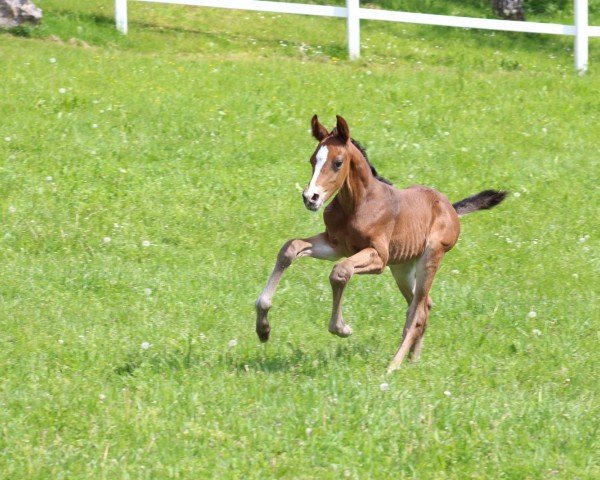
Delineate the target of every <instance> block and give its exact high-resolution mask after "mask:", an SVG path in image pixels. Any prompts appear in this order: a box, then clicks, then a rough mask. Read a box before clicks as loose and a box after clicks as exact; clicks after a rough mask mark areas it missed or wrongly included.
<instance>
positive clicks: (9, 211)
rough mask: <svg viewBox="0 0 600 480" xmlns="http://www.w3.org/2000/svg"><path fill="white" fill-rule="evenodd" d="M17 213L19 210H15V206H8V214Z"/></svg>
mask: <svg viewBox="0 0 600 480" xmlns="http://www.w3.org/2000/svg"><path fill="white" fill-rule="evenodd" d="M16 211H17V209H16V208H15V206H14V205H9V206H8V213H15V212H16Z"/></svg>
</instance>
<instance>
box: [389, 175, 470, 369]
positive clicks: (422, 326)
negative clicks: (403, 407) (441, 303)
mask: <svg viewBox="0 0 600 480" xmlns="http://www.w3.org/2000/svg"><path fill="white" fill-rule="evenodd" d="M399 194H400V195H401V196H402V197H404V199H405V200H404V202H403V204H404V206H405V208H403V209H402V210H401V212H402V213H401V215H400V218H399V219H398V221H397V223H396V228H397V229H399V230H400V231H399V232H397V233H396V234H395V235H394V237H393V238H394V239H396V241H397V242H398V243H397V244H395V242H391V244H390V253H391V255H390V261H389V267H390V270H391V272H392V275H393V276H394V279H395V280H396V284H397V285H398V288H399V289H400V292H401V293H402V295H403V296H404V298H405V299H406V303H407V304H408V309H407V311H406V323H405V325H404V330H403V333H402V343H401V345H400V347H399V348H398V351H397V352H396V355H395V356H394V358H393V359H392V361H391V363H390V365H389V367H388V372H391V371H393V370H395V369H396V368H398V367H399V366H400V364H401V363H402V361H403V360H404V358H405V357H406V355H407V354H409V355H410V356H411V360H413V361H417V360H418V359H419V356H420V355H421V349H422V348H423V335H424V334H425V330H426V328H427V322H428V320H429V312H430V310H431V307H432V304H433V302H432V300H431V297H430V296H429V291H430V289H431V286H432V284H433V280H434V278H435V274H436V272H437V270H438V268H439V265H440V263H441V262H442V259H443V258H444V254H445V253H446V252H448V251H449V250H450V249H452V247H454V245H455V244H456V242H457V240H458V236H459V233H460V221H459V218H458V214H457V213H456V210H455V209H454V207H453V206H452V205H451V204H450V202H449V201H448V200H447V199H446V197H445V196H444V195H442V194H440V193H439V192H436V191H435V190H433V189H429V188H425V187H420V186H415V187H410V188H407V189H404V190H401V191H400V192H399ZM411 203H414V204H421V205H420V208H419V207H418V206H417V205H412V206H411V205H410V204H411ZM407 207H410V208H407ZM425 232H426V233H425ZM423 233H425V235H423ZM409 246H410V247H411V248H417V249H418V250H417V251H418V254H417V255H416V256H414V258H408V259H407V258H406V254H405V253H404V252H405V250H406V248H407V247H409ZM396 252H397V253H396ZM413 252H414V250H413V251H412V252H409V255H410V254H412V253H413ZM393 253H396V255H392V254H393Z"/></svg>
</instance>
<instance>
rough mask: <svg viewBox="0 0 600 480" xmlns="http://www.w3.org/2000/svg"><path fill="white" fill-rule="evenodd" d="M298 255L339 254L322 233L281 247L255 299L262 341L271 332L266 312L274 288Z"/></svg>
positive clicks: (327, 257)
mask: <svg viewBox="0 0 600 480" xmlns="http://www.w3.org/2000/svg"><path fill="white" fill-rule="evenodd" d="M298 257H314V258H319V259H323V260H337V259H338V258H340V257H341V255H339V254H338V253H337V252H336V251H335V249H334V248H333V247H332V246H331V245H330V244H329V242H328V241H327V237H326V235H325V234H324V233H320V234H319V235H315V236H314V237H310V238H304V239H296V240H290V241H288V242H286V243H285V244H284V245H283V247H281V250H280V251H279V255H277V263H276V264H275V268H274V269H273V273H271V276H270V277H269V280H268V282H267V285H266V286H265V288H264V290H263V291H262V293H261V294H260V296H259V297H258V299H257V300H256V333H257V334H258V337H259V338H260V340H261V341H262V342H266V341H267V340H269V333H270V332H271V326H270V325H269V320H268V319H267V314H268V313H269V309H270V308H271V301H272V299H273V295H274V294H275V289H276V288H277V285H278V284H279V281H280V280H281V276H282V275H283V272H285V270H286V269H287V268H288V267H289V266H290V265H291V264H292V262H293V261H294V260H295V259H296V258H298Z"/></svg>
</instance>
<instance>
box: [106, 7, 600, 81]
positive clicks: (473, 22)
mask: <svg viewBox="0 0 600 480" xmlns="http://www.w3.org/2000/svg"><path fill="white" fill-rule="evenodd" d="M136 1H140V2H152V3H171V4H178V5H194V6H198V7H215V8H233V9H239V10H255V11H260V12H274V13H295V14H299V15H317V16H321V17H341V18H345V19H346V25H347V36H348V56H349V57H350V59H355V58H358V57H359V56H360V21H361V20H383V21H388V22H404V23H418V24H422V25H441V26H447V27H461V28H478V29H485V30H504V31H509V32H527V33H545V34H550V35H571V36H574V37H575V45H574V52H575V69H576V70H577V71H578V72H579V73H580V74H582V73H584V72H585V71H586V70H587V67H588V45H589V38H590V37H600V26H590V25H589V24H588V0H574V12H575V15H574V17H575V18H574V21H573V25H562V24H559V23H539V22H518V21H512V20H495V19H489V18H471V17H454V16H447V15H430V14H426V13H410V12H394V11H390V10H374V9H369V8H361V7H360V4H359V0H346V6H345V7H336V6H328V5H307V4H302V3H283V2H270V1H264V0H136ZM115 19H116V24H117V29H118V30H119V31H120V32H122V33H127V0H115Z"/></svg>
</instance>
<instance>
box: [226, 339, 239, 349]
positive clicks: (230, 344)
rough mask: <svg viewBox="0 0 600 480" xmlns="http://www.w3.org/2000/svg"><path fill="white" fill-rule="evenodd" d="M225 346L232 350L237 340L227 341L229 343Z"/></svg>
mask: <svg viewBox="0 0 600 480" xmlns="http://www.w3.org/2000/svg"><path fill="white" fill-rule="evenodd" d="M227 345H228V346H229V348H233V347H235V346H236V345H237V340H236V339H235V338H234V339H233V340H229V343H228V344H227Z"/></svg>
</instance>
